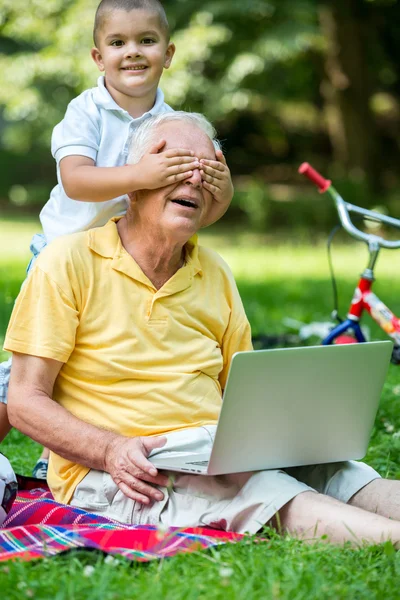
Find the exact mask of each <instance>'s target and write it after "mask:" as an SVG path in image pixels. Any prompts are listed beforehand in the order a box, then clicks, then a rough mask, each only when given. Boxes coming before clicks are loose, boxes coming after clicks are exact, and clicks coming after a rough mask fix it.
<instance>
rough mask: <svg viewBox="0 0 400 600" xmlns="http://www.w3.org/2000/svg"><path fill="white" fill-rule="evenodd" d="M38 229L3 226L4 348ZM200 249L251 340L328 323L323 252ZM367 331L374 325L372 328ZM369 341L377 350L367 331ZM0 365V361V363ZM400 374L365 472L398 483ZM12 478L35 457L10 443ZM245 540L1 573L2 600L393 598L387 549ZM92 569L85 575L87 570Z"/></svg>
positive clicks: (29, 446) (251, 240) (392, 382)
mask: <svg viewBox="0 0 400 600" xmlns="http://www.w3.org/2000/svg"><path fill="white" fill-rule="evenodd" d="M36 227H37V224H35V223H33V222H31V221H26V222H22V223H21V222H20V221H19V222H18V223H17V222H15V221H13V220H8V221H0V245H1V247H0V337H1V336H3V335H4V333H5V328H6V325H7V321H8V318H9V315H10V312H11V309H12V304H13V300H14V298H15V296H16V294H17V293H18V289H19V286H20V283H21V281H22V279H23V277H24V269H25V266H26V263H27V261H28V259H29V239H30V236H31V234H32V232H34V231H35V230H36ZM201 240H202V243H204V244H207V245H210V246H212V247H214V248H215V249H217V250H218V251H219V252H220V253H221V254H222V255H223V256H224V258H225V259H226V260H227V262H228V263H229V264H230V265H231V267H232V269H233V271H234V273H235V275H236V278H237V281H238V285H239V288H240V291H241V294H242V298H243V302H244V305H245V307H246V310H247V313H248V316H249V318H250V321H251V324H252V327H253V330H254V331H255V332H258V333H261V332H268V333H282V332H284V331H286V329H285V326H284V325H283V319H284V318H285V317H287V316H290V317H292V318H294V319H297V320H299V321H303V322H310V321H319V320H322V321H325V320H328V319H329V313H330V310H331V308H332V307H331V288H330V281H329V275H328V269H327V262H326V255H325V249H324V247H323V246H322V245H321V244H312V245H311V244H310V245H306V244H298V245H294V244H292V245H290V244H289V243H287V242H284V241H281V242H279V241H276V240H275V241H274V243H272V242H271V240H263V239H262V238H260V237H252V236H247V235H244V234H235V235H233V234H231V235H230V236H228V235H227V234H218V233H212V232H205V233H204V234H202V235H201ZM399 258H400V254H399V253H394V252H392V253H390V252H386V253H383V254H382V256H381V257H380V259H379V261H378V267H377V271H376V274H377V278H378V282H377V284H376V290H377V293H379V295H381V296H382V298H384V299H385V301H386V302H387V303H388V304H389V306H390V307H391V308H392V310H394V312H396V313H397V314H399V313H400V297H399V294H398V292H397V290H398V289H399V286H398V285H397V284H396V285H393V284H392V281H391V276H392V273H398V272H399V266H400V265H399V262H400V261H399ZM365 262H366V251H365V248H363V247H362V246H360V245H351V246H345V245H343V244H342V245H338V246H337V248H335V249H334V263H335V270H336V273H337V277H338V285H339V292H340V298H341V300H342V301H341V310H342V313H345V311H346V304H347V303H348V301H349V299H350V298H351V295H352V289H353V287H354V284H355V281H356V278H357V276H358V274H359V273H360V271H361V270H362V269H363V268H364V266H365ZM368 324H370V323H368ZM371 331H372V336H373V338H375V339H376V338H384V335H383V334H382V332H381V331H380V330H379V329H377V328H376V327H371ZM5 356H6V355H5V353H3V357H5ZM399 369H400V367H395V366H391V367H390V370H389V374H388V377H387V381H386V384H385V388H384V392H383V396H382V402H381V407H380V410H379V413H378V416H377V419H376V423H375V428H374V431H373V435H372V440H371V445H370V448H369V452H368V455H367V457H366V461H367V462H368V463H369V464H371V465H372V466H373V467H375V468H376V469H377V470H378V471H379V472H380V473H381V474H382V475H384V476H389V477H395V478H398V477H399V476H400V370H399ZM1 450H2V451H3V452H4V453H5V454H7V455H8V456H9V458H10V459H11V461H12V463H13V466H14V467H15V469H16V470H17V471H19V472H21V473H23V474H29V472H30V470H31V468H32V466H33V464H34V462H35V459H36V457H37V456H38V454H39V452H40V449H39V448H38V446H37V445H36V444H34V443H33V442H31V441H29V440H28V439H26V438H25V437H23V436H22V435H21V434H19V433H17V432H15V431H13V432H12V433H11V434H10V435H9V436H8V438H7V439H6V440H5V441H4V442H3V444H2V445H1ZM266 536H269V541H260V540H247V541H243V542H241V543H238V544H236V545H233V546H223V547H221V548H218V549H215V550H211V551H209V552H203V553H198V554H191V555H187V556H184V555H181V556H178V557H176V558H173V559H167V560H165V561H163V562H157V563H152V564H148V565H143V564H135V563H130V562H128V561H126V560H124V559H117V560H115V559H112V560H110V558H106V557H104V556H102V555H100V554H98V553H95V552H75V553H70V554H67V555H64V556H59V557H57V558H53V559H49V560H43V561H37V562H35V563H28V564H24V563H7V564H5V565H2V566H0V589H1V594H0V597H1V598H5V599H7V600H11V599H14V598H15V599H17V598H18V600H21V598H52V599H53V598H54V599H68V600H72V599H81V598H90V599H97V598H98V599H101V600H108V599H110V600H111V599H112V598H115V599H116V598H120V599H127V598H140V599H141V600H145V599H147V598H149V599H150V598H151V599H152V600H154V599H155V598H156V599H157V598H166V599H171V600H172V599H175V598H176V599H185V600H186V599H192V598H193V599H195V598H207V600H208V599H212V600H213V599H217V598H224V599H229V598H240V599H241V598H243V599H246V600H247V599H253V598H260V599H261V598H263V599H264V598H274V599H278V598H279V599H281V598H282V599H283V598H287V599H290V600H293V599H301V598H307V599H310V600H311V599H320V598H332V599H338V598H357V599H358V598H368V600H370V599H373V598H398V597H399V592H398V579H397V578H398V577H399V575H400V558H399V556H400V555H398V554H397V553H396V552H394V550H393V547H392V546H391V544H383V545H381V546H373V547H361V545H360V548H358V549H351V548H348V547H346V548H333V547H330V546H328V545H324V544H319V545H313V546H310V545H306V544H301V543H299V542H297V541H295V540H291V539H281V538H279V537H278V536H276V535H273V534H272V533H271V532H269V531H266V532H265V537H266ZM88 566H89V567H91V568H88Z"/></svg>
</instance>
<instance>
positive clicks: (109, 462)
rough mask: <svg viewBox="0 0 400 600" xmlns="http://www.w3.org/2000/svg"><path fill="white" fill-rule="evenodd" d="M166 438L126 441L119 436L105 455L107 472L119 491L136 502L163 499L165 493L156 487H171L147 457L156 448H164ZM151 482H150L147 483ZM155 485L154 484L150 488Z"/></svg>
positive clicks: (147, 502)
mask: <svg viewBox="0 0 400 600" xmlns="http://www.w3.org/2000/svg"><path fill="white" fill-rule="evenodd" d="M166 441H167V439H166V438H165V437H159V436H157V437H136V438H125V437H120V436H118V437H117V438H116V439H114V440H113V441H112V442H111V443H110V445H109V447H108V448H107V452H106V462H105V468H104V470H105V471H107V473H109V474H110V475H111V477H112V478H113V480H114V482H115V483H116V484H117V485H118V487H119V489H120V490H121V491H122V492H123V493H124V494H125V496H128V498H131V499H132V500H135V501H137V502H141V503H142V504H150V502H151V500H162V499H163V498H164V494H163V493H162V492H161V491H160V490H158V489H157V488H155V487H153V485H160V486H164V487H166V486H167V485H168V477H166V476H165V475H160V474H159V473H158V472H157V469H156V468H155V467H154V465H152V464H151V462H150V461H148V460H147V456H148V455H149V454H150V452H151V451H152V450H153V449H154V448H161V447H162V446H164V444H165V442H166ZM145 482H148V483H145ZM149 483H152V484H153V485H148V484H149Z"/></svg>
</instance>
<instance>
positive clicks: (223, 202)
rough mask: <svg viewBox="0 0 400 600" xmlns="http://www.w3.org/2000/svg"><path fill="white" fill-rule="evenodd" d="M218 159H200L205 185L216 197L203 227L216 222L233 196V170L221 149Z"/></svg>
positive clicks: (218, 152)
mask: <svg viewBox="0 0 400 600" xmlns="http://www.w3.org/2000/svg"><path fill="white" fill-rule="evenodd" d="M215 155H216V157H217V159H218V160H207V159H205V158H202V159H201V160H200V167H201V169H200V174H201V177H202V179H203V187H204V188H205V189H206V190H208V191H209V192H210V193H211V194H212V195H213V197H214V202H213V205H212V207H211V210H210V212H209V214H208V215H207V220H206V221H205V222H204V223H203V227H206V226H207V225H211V224H212V223H215V221H217V220H218V219H219V218H221V217H222V215H223V214H225V212H226V211H227V210H228V208H229V205H230V203H231V201H232V198H233V183H232V179H231V172H230V170H229V167H228V165H227V164H226V160H225V156H224V155H223V153H222V151H221V150H216V152H215Z"/></svg>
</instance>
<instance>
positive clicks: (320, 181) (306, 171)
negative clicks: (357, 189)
mask: <svg viewBox="0 0 400 600" xmlns="http://www.w3.org/2000/svg"><path fill="white" fill-rule="evenodd" d="M299 173H301V174H302V175H305V177H307V178H308V179H309V180H310V181H312V183H314V184H315V185H316V186H317V187H318V189H319V192H320V193H321V194H323V193H324V192H326V191H327V192H328V193H329V195H330V196H331V197H332V198H333V200H334V202H335V206H336V210H337V211H338V215H339V218H340V222H341V223H342V225H343V228H344V229H345V230H346V231H347V233H349V234H350V235H351V236H352V237H354V238H356V239H357V240H361V241H363V242H366V243H367V244H368V245H373V244H378V245H379V246H381V247H382V248H389V249H392V250H394V249H396V248H400V240H395V241H389V240H385V239H384V238H383V237H380V236H378V235H374V234H372V233H364V232H363V231H360V230H359V229H357V227H356V226H355V225H354V224H353V222H352V220H351V218H350V215H349V213H351V212H353V213H356V214H358V215H361V216H362V217H366V218H367V219H371V220H373V221H377V222H378V223H385V224H386V225H390V226H391V227H396V228H397V229H400V220H399V219H394V218H393V217H388V216H386V215H381V214H380V213H377V212H374V211H372V210H367V209H366V208H361V207H360V206H355V205H354V204H349V203H348V202H345V201H344V200H343V198H342V197H341V196H340V194H339V193H338V192H337V191H336V190H335V188H334V187H333V185H332V183H331V181H330V180H329V179H325V178H324V177H322V175H320V174H319V173H318V171H316V170H315V169H313V167H312V166H311V165H309V164H308V163H303V164H302V165H300V167H299Z"/></svg>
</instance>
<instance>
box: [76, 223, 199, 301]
mask: <svg viewBox="0 0 400 600" xmlns="http://www.w3.org/2000/svg"><path fill="white" fill-rule="evenodd" d="M121 218H122V217H113V218H112V219H110V221H108V223H107V224H106V225H104V226H103V227H96V228H95V229H90V230H89V231H88V232H87V235H88V246H89V248H90V249H91V250H92V251H93V252H95V253H96V254H99V255H100V256H103V257H104V258H109V259H112V261H113V265H112V266H113V268H114V269H115V270H116V271H120V272H121V273H124V274H125V275H127V276H128V277H130V278H131V279H135V280H137V281H140V282H141V283H143V284H145V285H146V286H148V287H151V288H153V289H154V286H153V284H152V283H151V281H150V280H149V279H148V278H147V277H146V275H145V274H144V273H143V271H142V269H141V268H140V267H139V265H138V264H137V262H136V261H135V259H134V258H132V256H131V255H130V254H128V252H127V251H126V250H125V248H124V247H123V245H122V243H121V238H120V237H119V234H118V229H117V226H116V223H117V221H119V219H121ZM197 274H199V275H201V274H202V268H201V263H200V258H199V246H198V237H197V235H193V236H192V237H191V238H190V239H189V240H188V241H187V242H186V244H185V264H184V266H183V267H181V268H180V269H178V271H177V272H176V273H175V275H173V276H172V277H171V279H169V280H168V281H167V282H166V283H165V284H164V285H163V286H162V288H160V289H159V290H158V291H157V295H158V296H160V297H161V296H169V295H171V294H174V293H177V292H179V291H182V290H184V289H186V288H188V287H189V286H190V285H191V282H192V279H193V278H194V277H195V276H196V275H197Z"/></svg>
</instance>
